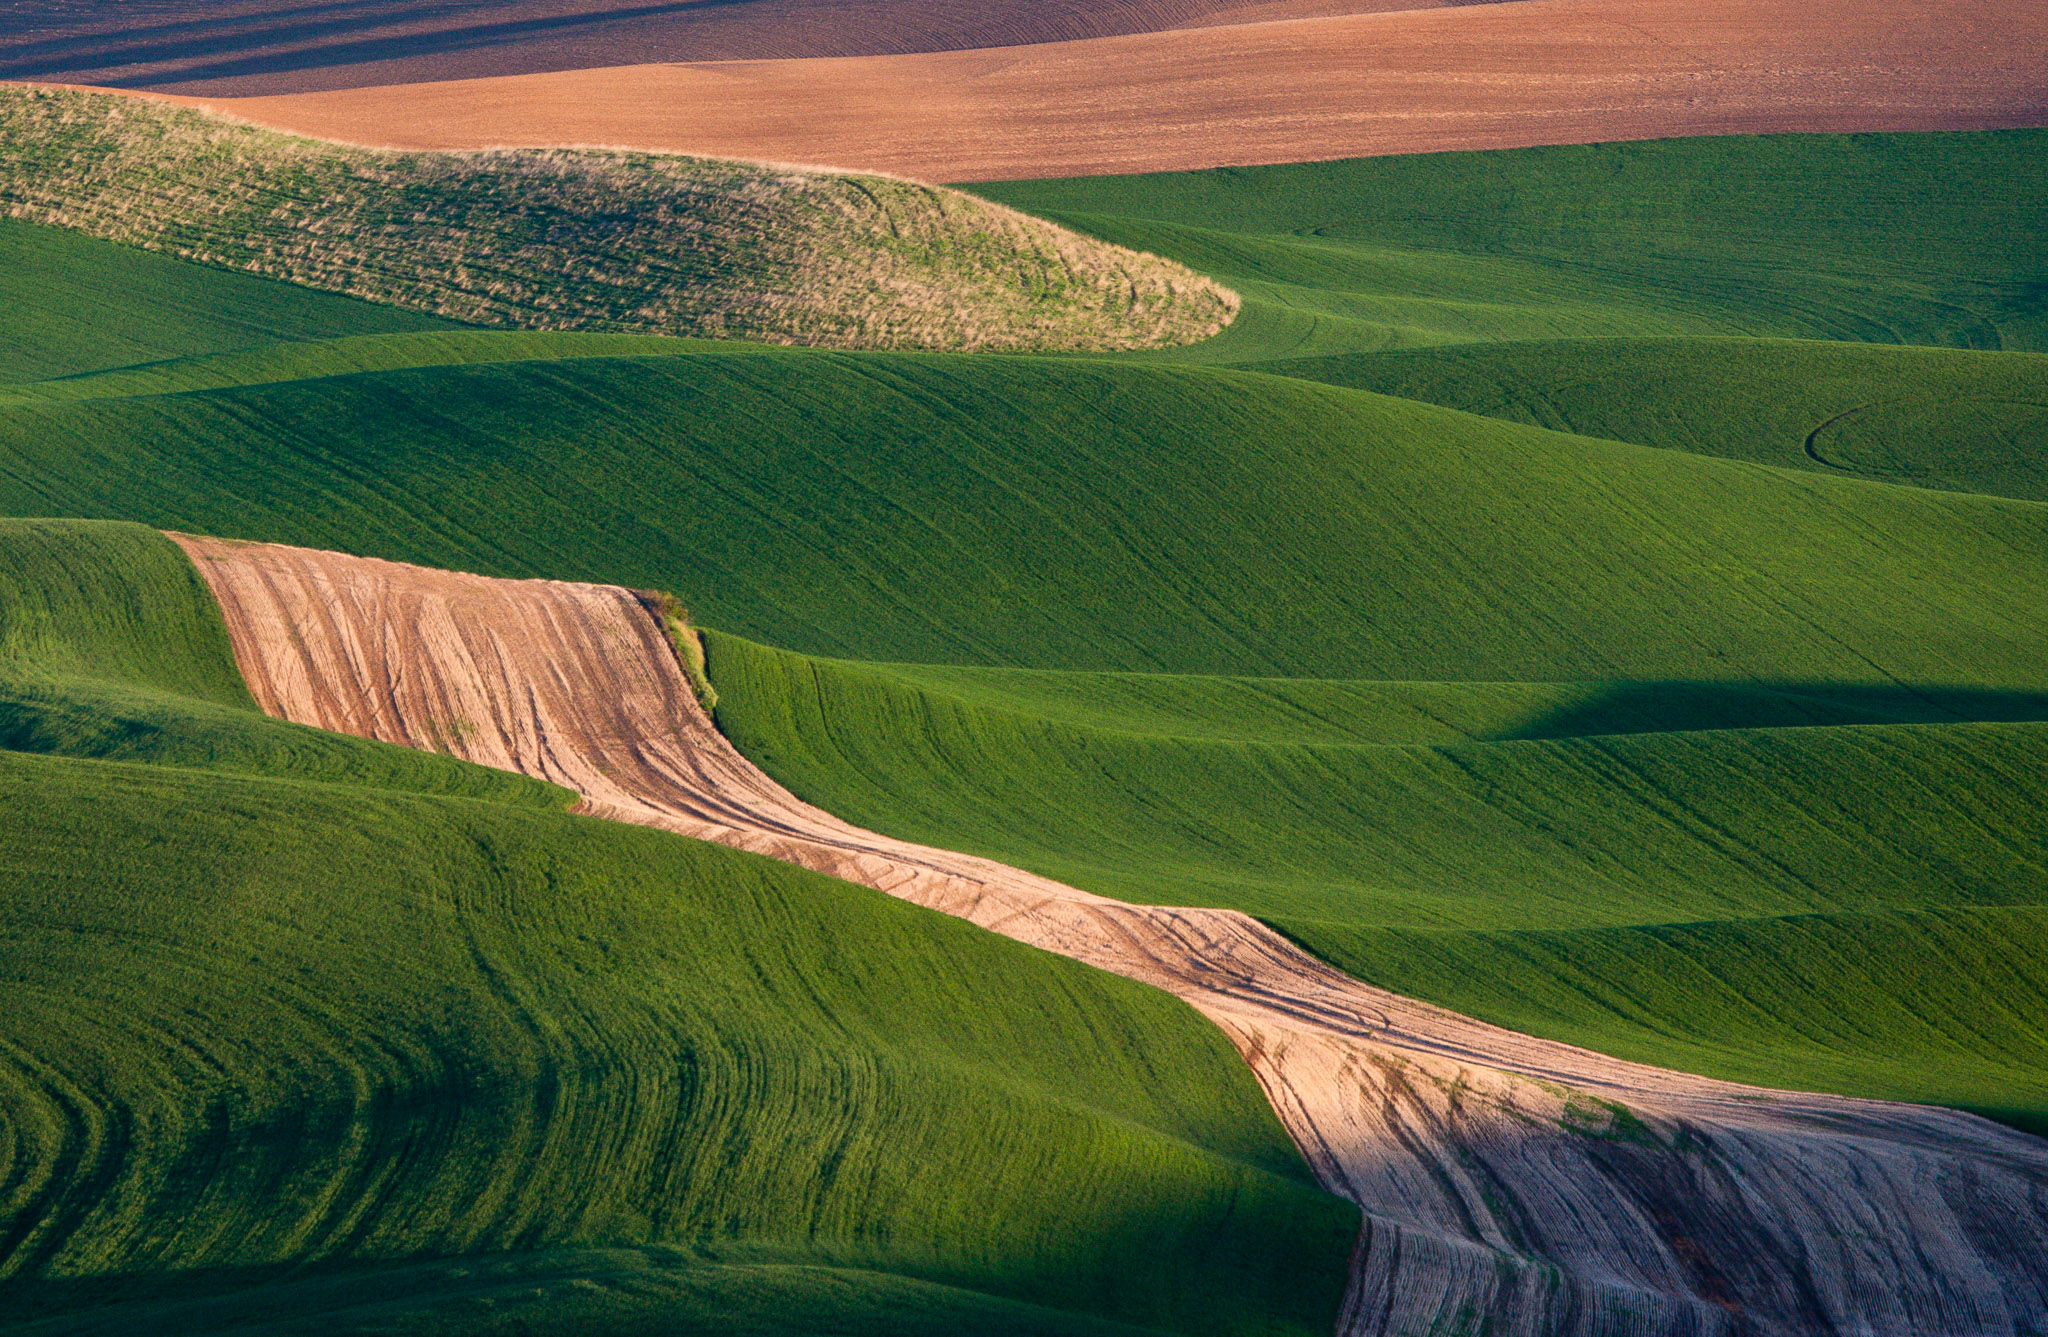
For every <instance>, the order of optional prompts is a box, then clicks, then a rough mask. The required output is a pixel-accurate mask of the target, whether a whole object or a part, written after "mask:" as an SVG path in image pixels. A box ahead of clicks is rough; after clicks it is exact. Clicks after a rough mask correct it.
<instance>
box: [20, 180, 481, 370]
mask: <svg viewBox="0 0 2048 1337" xmlns="http://www.w3.org/2000/svg"><path fill="white" fill-rule="evenodd" d="M0 303H4V304H5V305H6V308H7V317H8V318H7V323H6V325H5V326H4V327H0V384H6V383H9V382H13V381H34V380H43V379H47V378H49V377H53V376H75V375H77V374H79V373H80V372H88V371H103V370H107V369H109V368H113V367H123V366H129V365H132V364H134V363H138V362H155V361H160V360H164V359H168V358H182V357H196V356H200V355H203V354H207V353H220V352H226V351H228V350H230V349H237V348H255V347H259V346H262V345H268V344H276V343H279V342H286V341H290V340H295V339H327V338H338V337H341V336H345V335H353V334H373V333H379V332H396V331H404V330H426V329H439V328H443V327H444V326H445V325H446V324H447V322H445V321H441V320H437V319H435V318H434V317H432V316H424V315H421V314H419V313H417V312H413V311H405V310H401V309H399V308H397V307H388V306H376V305H373V304H371V303H369V302H358V301H353V300H351V299H349V298H345V297H336V296H333V295H331V294H328V293H320V292H313V291H310V290H308V289H305V288H300V287H297V286H296V285H291V284H283V283H275V282H269V281H266V280H263V279H258V278H254V277H249V276H243V275H237V274H227V273H223V272H222V271H220V270H217V269H210V268H207V267H205V266H203V265H194V264H189V263H186V262H184V261H180V260H173V259H171V258H169V257H167V256H160V255H150V254H148V253H147V252H144V251H138V250H135V249H133V248H131V247H127V246H120V245H117V244H115V243H113V242H105V241H100V240H99V239H97V238H94V237H87V236H83V235H81V234H79V233H76V232H71V231H68V230H66V229H63V228H52V227H39V226H37V225H35V224H33V223H23V222H18V221H16V220H13V219H0Z"/></svg>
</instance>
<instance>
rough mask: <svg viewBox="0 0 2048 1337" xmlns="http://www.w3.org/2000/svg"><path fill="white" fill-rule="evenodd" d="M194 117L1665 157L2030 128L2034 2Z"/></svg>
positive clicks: (1201, 48)
mask: <svg viewBox="0 0 2048 1337" xmlns="http://www.w3.org/2000/svg"><path fill="white" fill-rule="evenodd" d="M206 105H209V106H214V107H217V108H219V109H221V110H225V111H229V112H232V113H234V114H236V115H239V116H245V117H248V118H250V119H252V120H255V121H258V122H261V123H263V124H266V125H272V126H276V127H279V128H283V129H288V130H295V131H299V132H301V133H305V134H310V135H317V136H322V137H326V138H334V139H343V140H349V141H353V142H357V143H367V144H376V145H382V146H389V147H399V148H475V147H486V146H493V145H550V144H605V145H615V146H629V147H636V148H650V149H663V150H674V151H679V152H688V153H701V154H709V155H713V156H721V157H737V158H756V159H767V160H772V161H778V162H791V163H811V164H822V165H827V166H834V167H847V168H862V169H868V170H876V171H887V172H895V173H899V174H902V175H905V176H911V177H915V178H918V179H921V180H928V181H978V180H995V179H998V178H1017V177H1046V176H1072V175H1090V174H1097V173H1115V172H1150V171H1178V170H1183V169H1188V168H1197V167H1211V166H1218V165H1224V164H1246V163H1276V162H1301V161H1308V160H1312V159H1326V158H1346V157H1355V156H1363V155H1368V154H1382V153H1418V152H1435V151H1438V150H1444V149H1477V148H1507V147H1516V146H1523V145H1531V144H1571V143H1586V142H1592V141H1603V140H1619V139H1652V138H1660V137H1664V136H1671V135H1701V134H1733V133H1766V132H1777V131H1849V130H1941V129H1982V128H1986V127H1997V126H2019V125H2042V124H2048V5H2041V4H2012V3H2008V2H2007V0H1713V3H1711V4H1703V3H1700V2H1699V0H1520V2H1519V3H1515V4H1492V5H1476V6H1465V7H1455V8H1433V9H1420V10H1409V11H1399V12H1388V13H1367V14H1347V15H1339V16H1335V17H1319V18H1300V19H1291V20H1287V21H1281V22H1261V23H1246V24H1237V25H1234V26H1227V27H1205V28H1194V29H1183V30H1176V31H1169V32H1151V33H1139V34H1135V35H1130V36H1118V37H1098V38H1091V39H1089V40H1084V41H1070V42H1053V43H1046V44H1042V45H1034V46H1009V47H998V48H988V49H982V50H968V51H946V52H927V53H917V54H904V55H877V56H852V57H838V58H825V59H802V60H747V61H718V62H698V63H689V64H642V65H632V66H621V67H614V68H605V69H581V70H570V71H565V72H561V73H553V74H533V75H525V76H519V77H509V78H493V79H463V80H454V81H448V82H436V83H411V84H405V85H402V86H396V87H381V88H355V89H349V90H346V91H338V92H325V93H306V94H299V95H293V96H285V97H256V98H239V99H227V100H212V101H208V102H207V103H206Z"/></svg>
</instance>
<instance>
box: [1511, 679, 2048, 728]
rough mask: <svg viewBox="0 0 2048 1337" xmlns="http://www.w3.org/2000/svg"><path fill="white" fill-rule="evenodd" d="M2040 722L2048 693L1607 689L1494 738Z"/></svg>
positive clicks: (1743, 686)
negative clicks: (1884, 725)
mask: <svg viewBox="0 0 2048 1337" xmlns="http://www.w3.org/2000/svg"><path fill="white" fill-rule="evenodd" d="M2038 720H2048V693H2042V692H2011V691H1994V690H1986V689H1984V688H1976V687H1940V686H1898V687H1878V686H1863V685H1844V684H1840V683H1814V682H1781V683H1718V682H1641V683H1614V684H1611V685H1608V686H1605V687H1604V688H1602V689H1601V690H1600V691H1599V693H1598V694H1596V695H1594V696H1591V697H1588V698H1586V699H1583V700H1577V701H1570V702H1567V703H1565V704H1561V705H1559V706H1558V707H1557V708H1555V709H1553V710H1551V711H1549V712H1547V713H1545V714H1542V715H1539V716H1536V717H1534V718H1532V719H1530V720H1528V721H1527V722H1526V723H1523V724H1521V725H1519V726H1517V727H1512V728H1509V729H1507V730H1505V731H1503V732H1501V733H1499V734H1497V735H1495V737H1496V738H1498V739H1501V740H1507V739H1536V738H1586V737H1592V736H1596V735H1600V734H1635V733H1697V732H1704V731H1708V730H1716V729H1793V728H1802V727H1814V726H1828V725H1848V724H1963V723H1984V724H1988V723H1997V724H2017V723H2024V722H2031V721H2038Z"/></svg>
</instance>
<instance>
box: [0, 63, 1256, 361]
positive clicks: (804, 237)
mask: <svg viewBox="0 0 2048 1337" xmlns="http://www.w3.org/2000/svg"><path fill="white" fill-rule="evenodd" d="M0 213H4V214H6V215H8V216H11V217H16V218H26V219H30V220H32V221H35V222H41V223H50V224H56V225H59V226H63V227H69V228H74V229H76V230H78V231H80V232H84V233H87V234H89V235H92V236H95V237H100V238H103V239H106V240H109V241H119V242H124V243H128V244H131V245H135V246H139V247H142V248H144V249H146V250H152V251H161V252H164V253H166V254H170V255H176V256H179V257H182V258H185V259H194V260H201V261H204V262H206V263H208V264H212V265H218V266H221V267H223V268H226V269H234V270H241V271H246V272H249V273H255V274H262V275H266V276H269V277H273V278H283V279H289V280H291V281H293V282H295V283H302V284H305V285H307V286H309V287H313V288H321V289H327V290H330V291H335V292H345V293H349V294H351V295H353V296H357V297H363V298H367V299H370V300H374V301H379V302H387V303H392V304H395V305H399V306H404V307H410V308H413V309H416V310H421V311H427V312H432V313H435V314H438V315H443V316H448V317H452V318H455V319H460V320H466V321H471V322H474V323H478V324H486V325H505V326H512V327H517V328H529V329H585V330H611V331H628V332H638V333H649V334H704V335H710V336H713V337H733V338H754V339H762V340H767V341H769V342H773V343H800V344H809V345H824V346H828V347H856V348H1010V349H1058V350H1074V349H1122V348H1150V347H1164V346H1170V345H1173V344H1179V343H1186V342H1189V341H1191V340H1196V339H1201V338H1205V337H1207V336H1208V335H1210V334H1213V333H1215V332H1216V331H1217V330H1218V329H1220V328H1221V327H1222V326H1224V325H1225V324H1227V323H1229V321H1230V318H1231V316H1232V314H1233V313H1234V312H1235V311H1236V308H1237V299H1236V297H1235V296H1234V295H1232V294H1231V293H1229V292H1228V291H1227V290H1225V289H1223V288H1221V287H1220V286H1218V285H1217V284H1216V283H1215V282H1213V281H1212V280H1210V279H1207V278H1204V277H1202V276H1200V275H1197V274H1195V273H1193V272H1191V271H1189V270H1187V269H1184V268H1182V267H1181V266H1179V265H1176V264H1173V263H1172V262H1170V261H1165V260H1161V259H1160V258H1158V257H1157V256H1152V255H1143V254H1139V253H1136V252H1133V251H1129V250H1125V249H1122V248H1119V247H1116V246H1112V245H1105V244H1104V243H1102V242H1100V241H1096V240H1094V239H1091V238H1087V237H1083V236H1080V235H1078V234H1076V233H1073V232H1070V231H1067V230H1065V229H1063V228H1060V227H1057V226H1055V225H1052V224H1049V223H1047V222H1045V221H1043V220H1041V219H1037V218H1031V217H1027V216H1026V215H1023V214H1020V213H1017V212H1015V211H1014V210H1010V209H1006V208H1003V207H1001V206H998V205H992V204H990V203H988V202H987V201H984V200H981V199H978V198H976V197H974V196H971V195H966V194H962V193H961V192H959V191H955V190H950V189H947V188H945V187H940V186H925V185H920V184H918V183H916V182H910V181H903V180H899V179H895V178H885V177H873V176H857V175H853V174H850V173H831V172H821V171H810V170H805V169H800V168H794V167H774V166H767V165H763V164H758V163H742V162H734V161H728V160H720V159H710V158H687V157H681V156H676V155H666V154H651V153H631V152H624V151H612V150H602V149H574V150H570V149H560V150H546V151H542V150H515V149H505V150H487V151H478V152H462V153H455V152H420V153H401V152H394V151H387V150H378V149H367V148H362V147H360V146H353V145H343V144H335V143H329V142H327V141H323V140H315V139H305V138H300V137H296V136H291V135H285V134H280V133H277V132H275V131H270V130H264V129H260V128H258V127H255V126H252V125H250V124H248V123H246V122H243V121H239V120H236V119H234V118H232V117H227V116H221V115H216V114H214V113H211V112H207V111H202V110H199V109H197V108H193V107H182V106H173V105H170V104H166V103H162V102H157V101H153V100H150V99H146V98H132V97H121V96H116V95H112V94H103V93H92V92H85V91H79V90H66V89H53V88H31V87H22V86H18V85H16V86H7V85H0Z"/></svg>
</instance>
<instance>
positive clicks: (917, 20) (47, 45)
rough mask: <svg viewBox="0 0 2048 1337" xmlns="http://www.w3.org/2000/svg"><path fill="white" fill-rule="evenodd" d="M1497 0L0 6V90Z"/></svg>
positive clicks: (767, 49)
mask: <svg viewBox="0 0 2048 1337" xmlns="http://www.w3.org/2000/svg"><path fill="white" fill-rule="evenodd" d="M1504 2H1505V0H1108V2H1105V0H1043V2H1042V3H1041V2H1038V0H975V2H974V3H968V4H948V3H943V2H942V0H738V2H737V3H735V2H734V0H657V2H656V3H647V2H646V0H453V2H452V3H449V2H446V0H340V3H329V4H320V5H310V6H309V5H300V4H295V3H289V2H288V0H231V2H230V3H226V4H221V3H215V2H214V0H120V2H119V3H112V2H110V0H4V2H0V51H4V52H5V54H0V78H6V79H55V80H63V81H66V82H71V83H85V84H107V85H119V86H125V87H130V88H158V89H162V90H164V91H168V92H181V93H203V94H208V95H212V96H217V97H244V96H250V95H254V94H261V93H301V92H308V91H314V90H326V89H336V88H362V87H368V86H372V85H378V84H404V83H417V82H420V81H423V80H436V79H478V78H488V77H492V76H497V75H509V74H534V73H539V72H543V71H548V70H577V69H587V68H591V67H596V66H604V65H642V64H648V63H650V62H656V61H677V60H757V59H766V58H775V57H807V56H868V55H881V54H885V53H896V52H906V51H955V50H961V49H964V48H969V47H985V46H1018V45H1025V44H1028V43H1032V42H1059V41H1071V40H1074V39H1077V38H1086V37H1106V36H1111V35H1115V34H1119V33H1136V32H1154V31H1158V30H1161V29H1165V28H1185V27H1201V26H1207V25H1211V24H1219V23H1244V22H1250V21H1254V20H1260V19H1279V18H1302V17H1306V16H1309V15H1322V14H1362V13H1368V12H1372V11H1378V10H1391V9H1431V8H1437V7H1440V6H1444V5H1456V4H1495V3H1504Z"/></svg>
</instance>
